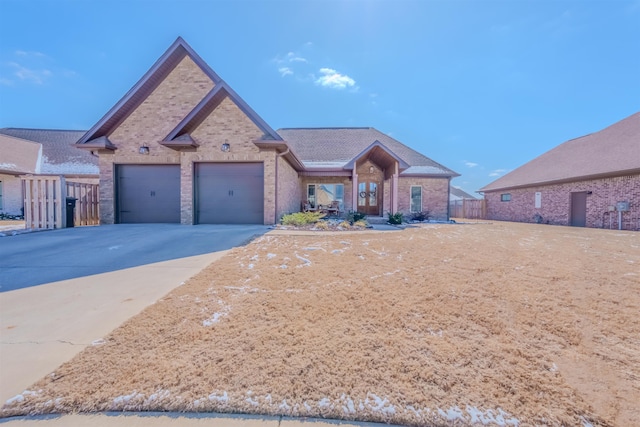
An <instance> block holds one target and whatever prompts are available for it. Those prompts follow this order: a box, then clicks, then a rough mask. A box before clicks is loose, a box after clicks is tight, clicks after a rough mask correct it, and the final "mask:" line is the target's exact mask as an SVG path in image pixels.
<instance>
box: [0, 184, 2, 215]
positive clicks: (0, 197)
mask: <svg viewBox="0 0 640 427" xmlns="http://www.w3.org/2000/svg"><path fill="white" fill-rule="evenodd" d="M1 210H2V181H0V211H1Z"/></svg>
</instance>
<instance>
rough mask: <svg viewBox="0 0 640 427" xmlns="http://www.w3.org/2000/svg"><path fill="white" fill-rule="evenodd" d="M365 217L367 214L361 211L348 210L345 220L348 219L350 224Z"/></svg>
mask: <svg viewBox="0 0 640 427" xmlns="http://www.w3.org/2000/svg"><path fill="white" fill-rule="evenodd" d="M366 217H367V215H365V214H363V213H362V212H354V211H349V213H348V214H347V221H349V223H350V224H352V225H353V224H354V223H356V222H358V221H362V220H364V219H365V218H366Z"/></svg>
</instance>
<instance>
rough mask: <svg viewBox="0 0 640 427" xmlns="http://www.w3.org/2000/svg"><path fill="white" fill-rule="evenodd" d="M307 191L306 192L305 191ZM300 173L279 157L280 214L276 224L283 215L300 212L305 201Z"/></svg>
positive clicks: (277, 213)
mask: <svg viewBox="0 0 640 427" xmlns="http://www.w3.org/2000/svg"><path fill="white" fill-rule="evenodd" d="M305 191H306V190H305ZM303 197H306V196H303V192H302V186H301V185H300V179H299V178H298V172H296V170H295V169H294V168H293V167H292V166H291V165H290V164H289V162H287V161H286V160H285V159H283V158H282V157H280V156H278V212H276V222H278V221H280V218H282V216H283V215H286V214H288V213H293V212H298V211H300V204H301V201H302V200H303Z"/></svg>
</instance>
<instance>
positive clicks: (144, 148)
mask: <svg viewBox="0 0 640 427" xmlns="http://www.w3.org/2000/svg"><path fill="white" fill-rule="evenodd" d="M138 153H140V154H149V147H147V146H146V145H143V146H142V147H140V149H139V150H138Z"/></svg>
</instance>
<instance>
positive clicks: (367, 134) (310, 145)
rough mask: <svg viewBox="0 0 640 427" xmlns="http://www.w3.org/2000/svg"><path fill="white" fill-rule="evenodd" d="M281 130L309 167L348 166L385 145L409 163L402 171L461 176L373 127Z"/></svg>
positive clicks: (339, 167)
mask: <svg viewBox="0 0 640 427" xmlns="http://www.w3.org/2000/svg"><path fill="white" fill-rule="evenodd" d="M278 134H280V136H282V138H283V139H284V140H285V141H286V142H287V144H288V145H289V146H290V147H291V150H292V151H293V152H294V153H295V154H296V156H298V158H299V159H300V160H301V161H302V163H303V164H304V165H305V167H306V168H307V169H311V170H312V169H314V168H336V169H341V168H345V167H348V165H349V164H350V163H351V161H352V160H354V159H356V158H357V157H359V156H362V153H363V152H364V151H365V150H366V149H367V148H369V147H372V146H374V144H375V143H376V142H377V144H375V146H382V147H384V148H386V151H387V152H388V153H389V155H391V156H392V157H394V158H397V159H398V160H401V162H400V163H402V162H404V163H405V164H406V166H408V167H407V168H406V169H405V170H404V171H403V172H402V173H401V175H403V176H406V175H428V176H444V177H454V176H459V174H457V173H456V172H454V171H452V170H451V169H449V168H446V167H444V166H442V165H441V164H439V163H437V162H435V161H433V160H431V159H430V158H428V157H426V156H424V155H423V154H420V153H419V152H417V151H415V150H413V149H412V148H409V147H407V146H406V145H404V144H403V143H401V142H400V141H397V140H395V139H393V138H391V137H390V136H388V135H385V134H384V133H382V132H380V131H379V130H377V129H374V128H371V127H354V128H284V129H278Z"/></svg>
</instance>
